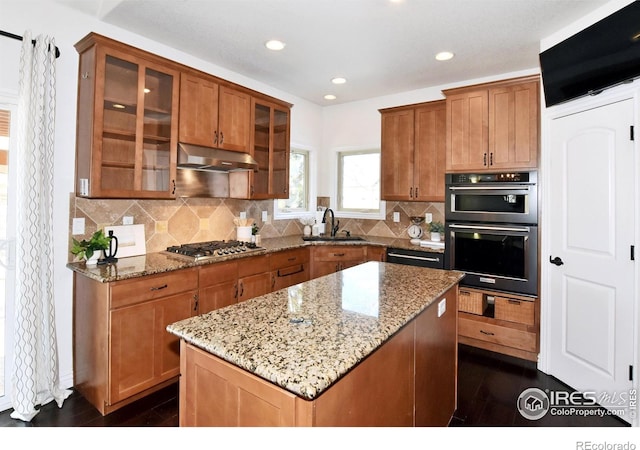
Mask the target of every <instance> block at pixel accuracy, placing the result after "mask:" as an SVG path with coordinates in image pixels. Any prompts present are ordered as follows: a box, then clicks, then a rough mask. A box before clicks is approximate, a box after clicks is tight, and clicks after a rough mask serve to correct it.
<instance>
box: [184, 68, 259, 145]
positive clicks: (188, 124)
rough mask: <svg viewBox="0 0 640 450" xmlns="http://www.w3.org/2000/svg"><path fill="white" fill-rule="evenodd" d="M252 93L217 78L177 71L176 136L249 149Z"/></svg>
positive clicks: (198, 142)
mask: <svg viewBox="0 0 640 450" xmlns="http://www.w3.org/2000/svg"><path fill="white" fill-rule="evenodd" d="M250 115H251V96H250V95H249V94H248V93H247V92H243V91H241V90H238V89H234V88H233V87H231V86H227V85H225V84H221V83H220V80H218V79H217V78H215V77H213V76H210V75H206V74H199V73H198V74H197V73H195V72H194V73H191V72H184V71H183V72H182V73H181V74H180V122H179V140H180V142H186V143H188V144H195V145H203V146H206V147H216V148H221V149H225V150H231V151H236V152H244V153H249V150H250V148H249V140H250V133H251V126H250V125H251V119H250Z"/></svg>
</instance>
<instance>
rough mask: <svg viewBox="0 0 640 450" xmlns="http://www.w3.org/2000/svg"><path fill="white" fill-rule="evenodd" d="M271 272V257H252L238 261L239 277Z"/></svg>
mask: <svg viewBox="0 0 640 450" xmlns="http://www.w3.org/2000/svg"><path fill="white" fill-rule="evenodd" d="M264 272H269V255H262V256H250V257H248V258H242V259H240V260H239V261H238V277H239V278H243V277H247V276H249V275H256V274H259V273H264Z"/></svg>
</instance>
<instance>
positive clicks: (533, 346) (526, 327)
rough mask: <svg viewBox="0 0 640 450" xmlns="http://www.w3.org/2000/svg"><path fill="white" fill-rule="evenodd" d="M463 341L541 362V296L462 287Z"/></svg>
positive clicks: (460, 323)
mask: <svg viewBox="0 0 640 450" xmlns="http://www.w3.org/2000/svg"><path fill="white" fill-rule="evenodd" d="M459 298H460V303H459V305H460V307H459V312H458V334H459V341H460V342H461V343H464V344H468V345H472V346H475V347H480V348H484V349H487V350H491V351H495V352H499V353H504V354H507V355H511V356H516V357H518V358H523V359H528V360H531V361H537V359H538V351H539V329H540V311H539V302H538V299H537V298H534V297H528V296H521V295H515V294H506V293H504V292H498V291H488V290H484V289H475V288H468V287H460V288H459Z"/></svg>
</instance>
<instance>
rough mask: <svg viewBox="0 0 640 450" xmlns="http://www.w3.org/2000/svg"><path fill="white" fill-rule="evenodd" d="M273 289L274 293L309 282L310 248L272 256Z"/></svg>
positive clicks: (287, 251) (286, 251)
mask: <svg viewBox="0 0 640 450" xmlns="http://www.w3.org/2000/svg"><path fill="white" fill-rule="evenodd" d="M270 269H271V288H272V290H274V291H277V290H278V289H284V288H286V287H289V286H293V285H294V284H298V283H302V282H304V281H309V279H310V276H311V269H310V266H309V248H308V247H304V248H296V249H293V250H285V251H282V252H278V253H274V254H272V255H271V261H270Z"/></svg>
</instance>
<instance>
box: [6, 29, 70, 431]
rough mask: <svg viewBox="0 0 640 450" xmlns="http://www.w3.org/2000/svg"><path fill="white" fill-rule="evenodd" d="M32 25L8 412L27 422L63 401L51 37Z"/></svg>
mask: <svg viewBox="0 0 640 450" xmlns="http://www.w3.org/2000/svg"><path fill="white" fill-rule="evenodd" d="M32 39H33V38H32V37H31V33H30V32H28V31H27V32H26V33H25V34H24V36H23V41H22V53H21V56H20V90H19V97H18V133H17V142H16V158H17V171H18V183H17V184H18V186H17V204H18V211H16V214H17V240H16V241H17V242H16V299H15V326H14V329H15V336H14V339H15V341H14V342H15V350H14V371H13V374H12V380H11V382H12V403H13V408H14V411H13V412H12V413H11V417H13V418H14V419H20V420H24V421H30V420H31V419H32V418H33V417H34V416H35V415H36V414H38V411H39V410H38V409H37V408H36V407H37V406H39V405H44V404H46V403H49V402H50V401H52V400H55V401H56V402H57V403H58V406H59V407H62V403H63V402H64V399H65V398H67V397H68V396H69V394H70V393H71V392H70V391H68V390H63V389H60V387H59V374H58V350H57V342H56V329H55V314H54V295H53V284H54V283H53V281H54V279H53V264H54V259H53V254H52V251H51V249H52V246H51V245H50V243H51V242H53V239H54V236H53V207H54V205H53V144H54V125H55V96H56V89H55V87H56V83H55V74H56V70H55V67H56V66H55V63H56V57H55V42H54V39H53V38H51V37H43V36H38V37H37V38H36V44H35V45H34V44H32Z"/></svg>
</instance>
